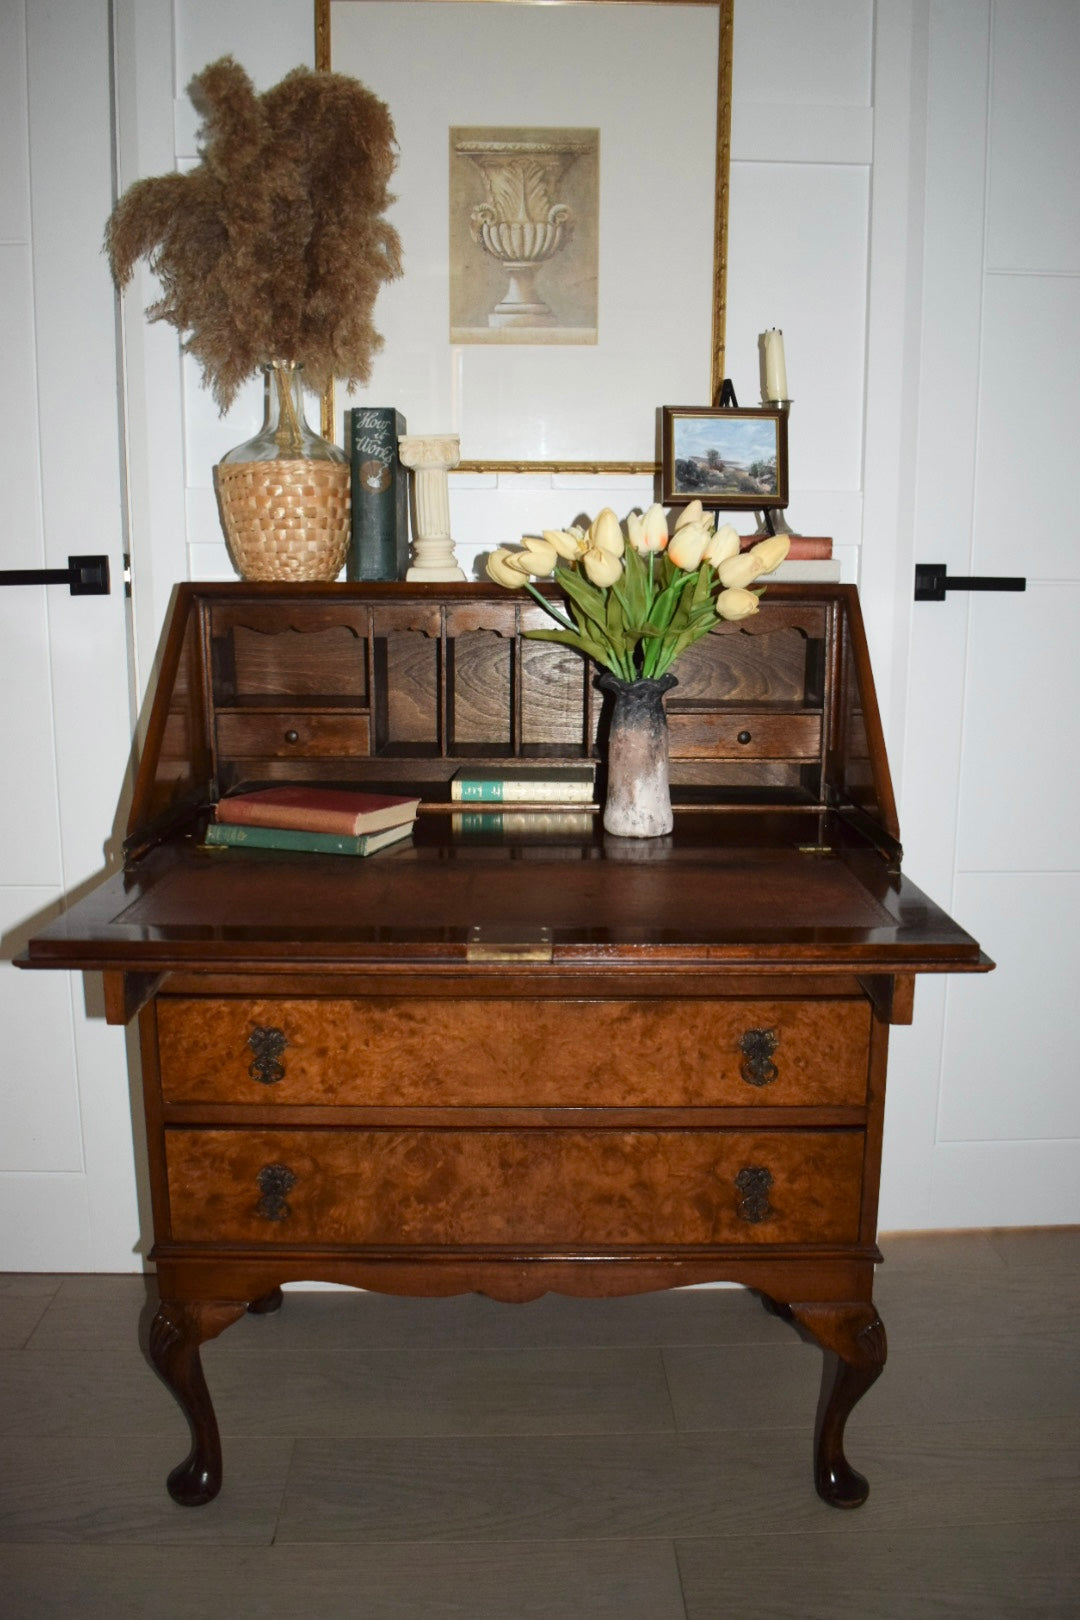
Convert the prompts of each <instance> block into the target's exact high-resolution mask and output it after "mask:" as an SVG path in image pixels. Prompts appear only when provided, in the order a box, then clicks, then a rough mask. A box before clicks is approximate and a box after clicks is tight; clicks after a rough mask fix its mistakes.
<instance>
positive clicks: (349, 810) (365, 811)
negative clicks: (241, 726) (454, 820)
mask: <svg viewBox="0 0 1080 1620" xmlns="http://www.w3.org/2000/svg"><path fill="white" fill-rule="evenodd" d="M419 804H420V800H419V799H405V798H401V797H400V796H399V795H398V794H394V793H361V792H359V790H356V791H354V790H353V789H352V788H320V787H273V788H258V789H256V791H255V792H254V793H235V794H233V795H232V796H231V797H230V798H227V799H222V800H220V802H219V803H218V806H217V809H216V811H215V813H214V819H215V820H216V821H222V822H225V823H226V825H228V826H233V827H293V828H296V829H297V830H298V831H303V832H327V833H347V834H354V835H355V834H357V833H372V832H378V831H379V830H380V828H382V827H400V826H401V825H402V823H404V822H406V821H415V820H416V812H417V809H418V807H419Z"/></svg>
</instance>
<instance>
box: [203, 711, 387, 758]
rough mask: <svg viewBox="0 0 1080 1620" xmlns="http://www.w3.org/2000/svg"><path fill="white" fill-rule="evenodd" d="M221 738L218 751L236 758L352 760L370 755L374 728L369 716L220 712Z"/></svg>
mask: <svg viewBox="0 0 1080 1620" xmlns="http://www.w3.org/2000/svg"><path fill="white" fill-rule="evenodd" d="M217 738H218V752H219V753H221V754H225V755H231V756H232V757H233V758H234V759H265V758H269V759H275V758H276V759H288V758H294V759H306V758H310V757H312V756H316V757H317V756H320V755H327V754H332V755H338V754H341V755H344V756H346V757H352V756H353V755H355V754H366V753H367V752H368V750H369V748H370V745H371V725H370V721H369V718H368V716H367V715H366V714H310V713H304V712H299V713H288V712H286V711H280V712H279V711H277V710H274V711H272V712H270V713H267V714H239V713H236V714H227V713H226V714H222V713H220V712H219V714H218V718H217Z"/></svg>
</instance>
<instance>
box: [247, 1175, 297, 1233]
mask: <svg viewBox="0 0 1080 1620" xmlns="http://www.w3.org/2000/svg"><path fill="white" fill-rule="evenodd" d="M255 1182H256V1185H257V1186H258V1189H259V1191H260V1192H261V1193H262V1197H261V1198H260V1199H259V1202H258V1203H257V1204H256V1206H255V1213H256V1215H258V1216H260V1217H261V1218H262V1220H264V1221H285V1220H288V1218H289V1216H290V1215H291V1214H292V1211H291V1210H290V1208H289V1206H288V1204H287V1203H286V1202H285V1194H286V1193H288V1192H291V1191H292V1189H293V1188H294V1187H295V1186H296V1174H295V1172H294V1171H292V1170H290V1169H289V1167H288V1165H287V1164H264V1165H263V1167H262V1169H261V1170H260V1171H259V1173H258V1175H257V1176H256V1177H255Z"/></svg>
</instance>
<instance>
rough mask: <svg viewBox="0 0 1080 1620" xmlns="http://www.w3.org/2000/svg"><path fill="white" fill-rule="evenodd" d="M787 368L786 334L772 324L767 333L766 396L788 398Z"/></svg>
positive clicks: (768, 397)
mask: <svg viewBox="0 0 1080 1620" xmlns="http://www.w3.org/2000/svg"><path fill="white" fill-rule="evenodd" d="M787 397H788V391H787V370H786V368H785V366H784V334H783V332H781V331H780V329H779V327H776V326H770V328H769V330H768V331H767V332H766V334H765V398H766V399H787Z"/></svg>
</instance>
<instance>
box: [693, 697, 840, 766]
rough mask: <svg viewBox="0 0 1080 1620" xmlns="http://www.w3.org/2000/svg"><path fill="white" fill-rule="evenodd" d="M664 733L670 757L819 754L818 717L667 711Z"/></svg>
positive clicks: (803, 756) (711, 710)
mask: <svg viewBox="0 0 1080 1620" xmlns="http://www.w3.org/2000/svg"><path fill="white" fill-rule="evenodd" d="M668 734H669V745H670V750H671V757H672V759H817V757H818V755H819V754H820V752H821V716H820V714H777V713H771V714H766V713H763V712H755V713H728V712H727V711H724V710H720V709H715V708H712V707H710V708H708V709H693V710H685V711H683V712H679V711H678V710H677V709H675V708H674V707H672V708H671V709H670V710H669V713H668Z"/></svg>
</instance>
